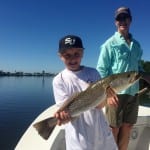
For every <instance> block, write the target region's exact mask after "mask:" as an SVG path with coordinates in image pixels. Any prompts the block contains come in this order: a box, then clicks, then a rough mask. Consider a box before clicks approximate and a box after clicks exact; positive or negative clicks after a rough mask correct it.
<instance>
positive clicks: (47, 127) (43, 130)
mask: <svg viewBox="0 0 150 150" xmlns="http://www.w3.org/2000/svg"><path fill="white" fill-rule="evenodd" d="M56 123H57V120H56V118H54V117H51V118H48V119H45V120H42V121H40V122H37V123H35V124H33V127H34V128H35V129H36V130H37V131H38V133H39V135H40V136H42V137H43V138H44V139H45V140H47V139H48V138H49V136H50V135H51V133H52V131H53V129H54V128H55V126H56Z"/></svg>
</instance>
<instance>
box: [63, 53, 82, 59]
mask: <svg viewBox="0 0 150 150" xmlns="http://www.w3.org/2000/svg"><path fill="white" fill-rule="evenodd" d="M81 56H82V54H80V53H74V54H64V55H63V57H64V58H65V59H71V58H79V57H81Z"/></svg>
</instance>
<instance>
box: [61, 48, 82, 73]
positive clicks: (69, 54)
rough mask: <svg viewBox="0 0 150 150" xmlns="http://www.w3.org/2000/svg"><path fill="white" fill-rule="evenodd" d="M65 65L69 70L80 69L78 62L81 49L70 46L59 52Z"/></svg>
mask: <svg viewBox="0 0 150 150" xmlns="http://www.w3.org/2000/svg"><path fill="white" fill-rule="evenodd" d="M59 56H60V58H61V60H62V61H63V62H64V64H65V66H66V67H67V68H68V69H69V70H71V71H78V70H80V63H81V59H82V56H83V49H81V48H71V49H67V50H65V51H64V52H63V53H61V54H59Z"/></svg>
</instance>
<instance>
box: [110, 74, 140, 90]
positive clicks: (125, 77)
mask: <svg viewBox="0 0 150 150" xmlns="http://www.w3.org/2000/svg"><path fill="white" fill-rule="evenodd" d="M140 77H141V75H140V74H139V73H138V72H136V71H129V72H124V73H118V74H114V75H113V78H112V80H111V82H110V86H111V87H112V88H113V89H114V90H115V91H116V92H120V91H122V90H125V89H127V88H129V87H130V86H132V85H133V84H134V83H135V82H136V81H138V80H139V79H140Z"/></svg>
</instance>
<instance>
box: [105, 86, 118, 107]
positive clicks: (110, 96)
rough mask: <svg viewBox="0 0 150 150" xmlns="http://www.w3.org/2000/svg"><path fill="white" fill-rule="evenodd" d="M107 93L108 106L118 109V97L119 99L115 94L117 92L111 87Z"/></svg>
mask: <svg viewBox="0 0 150 150" xmlns="http://www.w3.org/2000/svg"><path fill="white" fill-rule="evenodd" d="M106 93H107V104H108V105H111V106H115V107H117V106H118V97H117V94H116V93H115V91H114V90H113V89H112V88H111V87H108V88H107V90H106Z"/></svg>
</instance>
